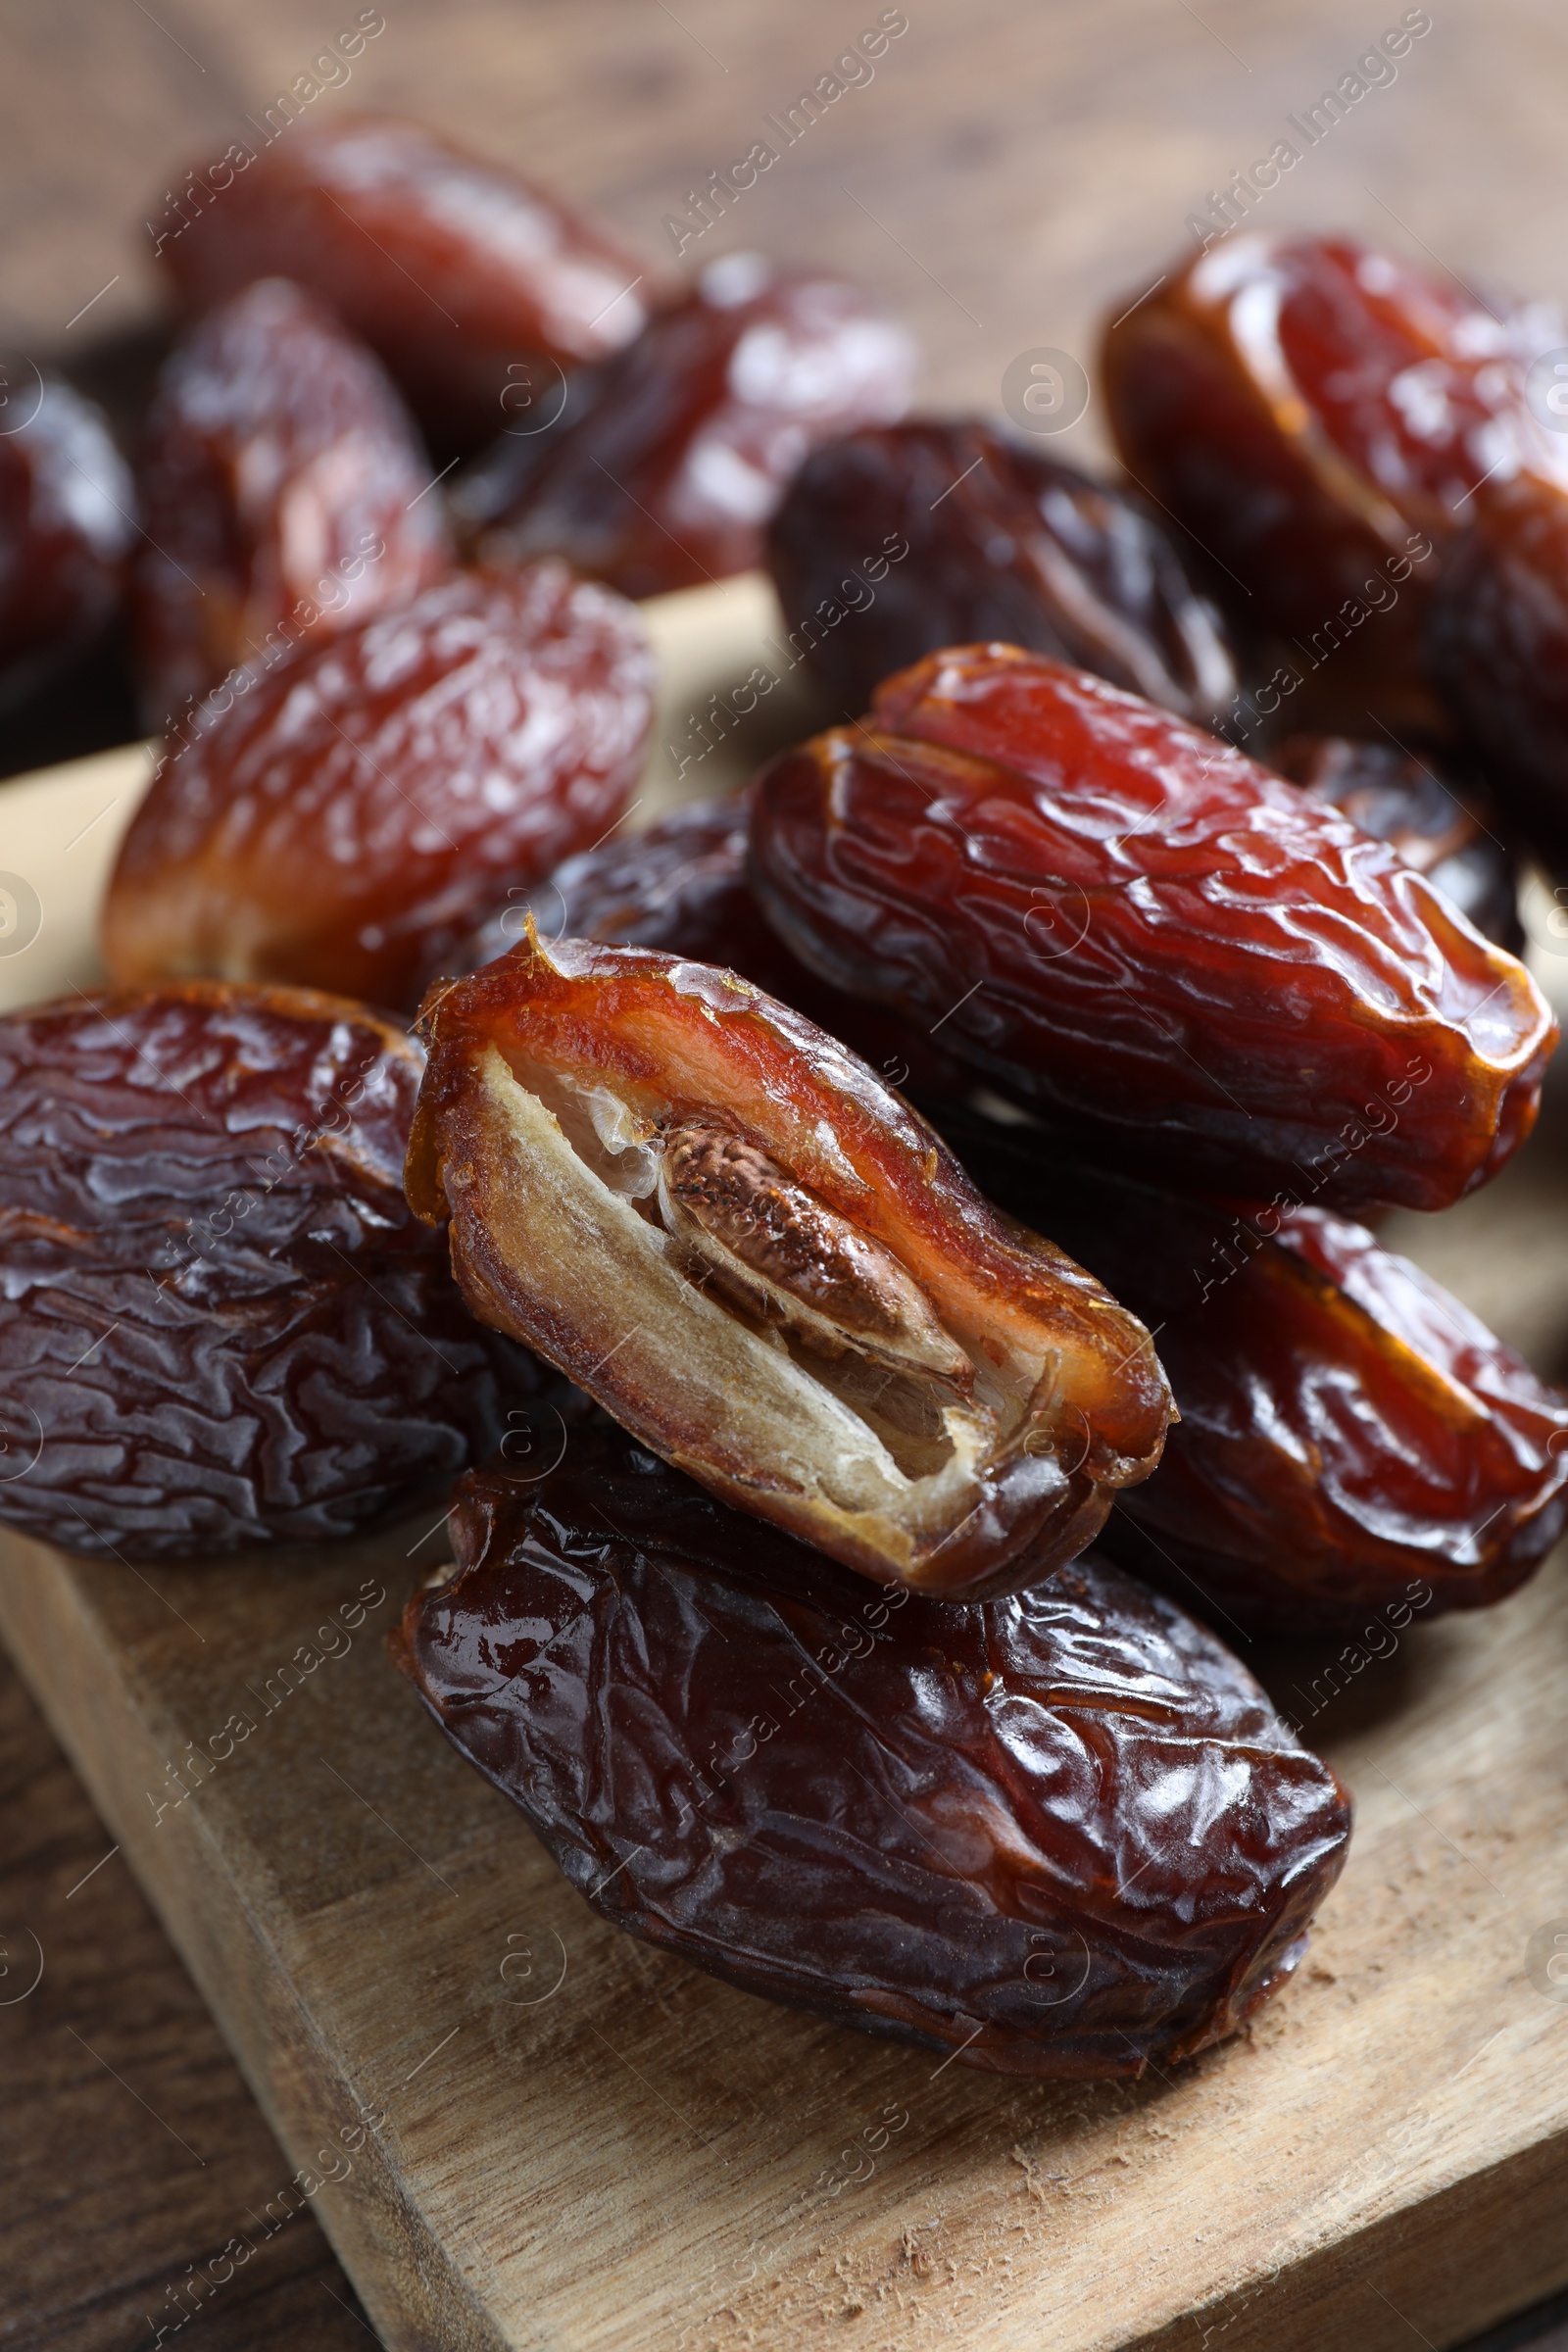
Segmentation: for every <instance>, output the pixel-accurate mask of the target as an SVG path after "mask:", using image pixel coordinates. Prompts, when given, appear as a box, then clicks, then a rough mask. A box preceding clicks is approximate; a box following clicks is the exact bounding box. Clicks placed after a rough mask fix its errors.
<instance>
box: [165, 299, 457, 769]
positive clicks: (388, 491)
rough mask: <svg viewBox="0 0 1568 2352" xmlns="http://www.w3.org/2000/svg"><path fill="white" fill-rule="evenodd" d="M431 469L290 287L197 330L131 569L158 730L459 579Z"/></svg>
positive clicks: (382, 384) (236, 305)
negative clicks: (264, 664)
mask: <svg viewBox="0 0 1568 2352" xmlns="http://www.w3.org/2000/svg"><path fill="white" fill-rule="evenodd" d="M429 482H430V467H429V464H428V462H427V460H426V458H425V456H424V453H423V451H422V450H421V448H420V447H419V444H418V440H417V435H416V433H415V430H414V426H413V424H412V423H411V421H410V419H409V417H408V416H407V414H406V413H405V411H404V408H403V404H402V402H401V401H400V400H399V399H398V396H397V394H396V393H395V392H394V391H393V389H392V386H391V384H390V383H389V382H388V380H387V377H386V375H385V373H384V371H383V369H382V368H381V366H380V363H379V362H378V361H377V360H376V359H375V358H374V356H373V355H372V354H371V353H370V352H369V351H368V350H366V349H365V348H364V346H363V345H361V344H360V343H358V342H356V340H355V339H354V337H353V336H351V335H349V334H347V333H345V331H344V329H343V328H342V327H341V326H340V325H339V324H338V323H337V321H336V319H334V318H333V317H332V316H331V314H330V312H328V311H326V310H324V309H323V308H322V306H321V305H320V304H319V302H317V301H316V300H315V299H314V297H312V296H311V295H308V294H305V293H302V292H301V290H300V288H299V287H298V286H294V285H290V284H289V282H288V281H287V279H285V278H278V277H272V278H264V279H262V280H260V281H259V282H258V283H257V284H255V285H252V286H248V287H247V288H246V289H245V291H244V292H243V293H242V294H238V295H236V296H234V298H233V299H232V300H231V301H229V302H225V303H221V304H220V306H219V307H218V309H217V310H215V311H213V312H211V313H209V315H208V316H207V317H206V318H205V319H203V320H202V321H201V323H200V324H199V325H198V326H197V327H196V328H195V329H194V331H193V332H192V333H191V334H190V335H189V336H188V337H187V339H186V340H185V341H184V342H183V343H182V344H180V345H179V346H178V348H177V349H176V350H175V352H174V353H173V355H172V359H171V360H170V362H169V364H168V366H167V367H166V368H165V370H164V374H163V378H162V380H161V383H160V386H159V390H158V394H157V397H156V399H155V400H154V402H153V407H152V413H151V415H150V417H149V418H148V423H147V450H146V455H145V458H144V461H143V465H142V468H141V476H140V490H141V506H142V517H143V520H144V523H145V525H146V533H147V536H146V539H145V542H144V543H143V545H142V547H141V548H140V550H139V551H138V554H137V558H136V564H135V573H134V600H133V602H134V619H135V625H136V638H137V656H138V661H139V664H140V668H141V672H142V677H143V680H144V684H145V688H146V695H147V709H148V719H149V723H150V724H152V725H159V724H161V723H162V722H163V721H164V720H165V719H166V718H167V717H168V715H169V713H170V712H172V711H175V710H176V709H177V708H178V707H179V705H180V704H181V703H182V702H190V701H193V700H195V699H196V698H197V697H198V696H201V695H204V694H206V693H207V692H208V690H209V688H211V687H214V686H216V685H217V684H218V683H219V681H220V679H221V678H224V677H226V676H227V674H228V672H229V671H230V670H231V669H234V668H236V667H238V666H239V665H240V664H242V663H244V662H249V661H251V660H253V659H254V658H255V657H256V656H258V655H260V654H262V653H263V652H264V650H266V649H268V648H273V649H279V648H282V649H286V648H287V647H288V646H289V645H292V644H298V643H301V642H303V641H305V640H306V639H309V638H312V637H316V636H325V635H331V634H332V633H333V632H335V631H336V630H339V629H342V628H348V627H352V626H353V625H354V624H355V623H356V622H358V621H362V620H366V619H368V617H369V615H370V614H371V613H379V612H385V611H387V610H388V609H390V608H391V607H393V606H396V605H404V604H407V603H408V602H409V600H410V598H411V597H414V596H417V594H418V592H419V590H420V589H421V588H424V587H427V586H429V584H430V583H431V581H433V580H435V579H438V578H439V577H440V576H441V575H442V574H443V573H444V572H446V571H447V570H449V569H450V568H451V555H450V549H449V546H448V537H447V530H446V523H445V518H444V516H443V514H442V511H441V509H440V507H439V505H438V504H437V502H436V501H435V500H434V499H431V498H427V497H426V496H425V495H424V493H425V491H426V490H427V489H428V487H429Z"/></svg>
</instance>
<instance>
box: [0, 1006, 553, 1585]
mask: <svg viewBox="0 0 1568 2352" xmlns="http://www.w3.org/2000/svg"><path fill="white" fill-rule="evenodd" d="M422 1060H423V1056H422V1054H421V1053H420V1051H419V1049H418V1048H417V1046H416V1045H415V1044H414V1043H413V1042H412V1041H411V1040H410V1039H408V1038H406V1037H405V1036H404V1035H403V1034H402V1033H401V1031H399V1030H398V1029H396V1028H394V1027H393V1026H391V1025H390V1024H389V1023H387V1022H384V1021H381V1020H378V1019H377V1018H376V1017H375V1015H374V1014H372V1013H370V1012H368V1011H367V1010H366V1008H365V1007H364V1006H363V1005H351V1004H347V1003H344V1002H343V1001H341V1000H339V999H336V998H332V997H324V996H317V995H315V994H314V993H312V992H309V991H307V990H303V989H270V988H234V987H227V986H223V985H220V984H216V983H213V982H208V981H190V982H186V983H184V984H183V985H180V986H177V987H168V988H161V989H148V990H139V991H123V992H121V993H118V994H115V993H110V994H106V995H103V996H100V997H98V998H96V999H91V998H87V997H83V996H80V995H78V996H76V997H75V998H73V999H72V1000H71V1002H70V1003H63V1004H58V1005H43V1006H40V1007H39V1008H38V1009H36V1010H33V1011H28V1012H22V1013H14V1014H12V1015H10V1016H9V1017H8V1018H6V1019H4V1020H0V1426H3V1431H4V1437H5V1446H4V1451H3V1452H0V1519H3V1520H4V1521H6V1522H7V1523H8V1524H9V1525H11V1526H12V1527H16V1528H20V1529H21V1530H22V1531H23V1532H24V1533H25V1534H26V1535H29V1536H33V1537H36V1538H38V1539H40V1540H42V1541H43V1542H46V1543H51V1544H61V1545H63V1546H64V1547H65V1548H66V1549H67V1550H70V1551H78V1552H86V1553H90V1554H93V1555H96V1556H98V1557H110V1556H113V1557H116V1558H123V1559H127V1560H169V1559H200V1558H209V1557H217V1556H219V1555H221V1554H226V1553H229V1552H232V1551H235V1550H238V1549H242V1548H244V1547H246V1546H248V1545H252V1544H293V1543H317V1542H320V1541H322V1540H325V1539H329V1538H336V1537H342V1536H350V1535H353V1534H355V1533H357V1532H358V1531H359V1530H360V1529H362V1528H364V1527H367V1526H368V1525H370V1524H371V1523H372V1522H373V1521H375V1520H377V1519H382V1518H385V1517H387V1516H388V1515H389V1514H390V1513H392V1512H394V1511H397V1510H400V1509H404V1508H409V1507H412V1506H413V1505H415V1504H417V1503H418V1502H419V1501H420V1500H421V1499H423V1498H424V1497H425V1496H427V1495H436V1496H439V1495H440V1494H441V1493H442V1491H443V1490H444V1488H445V1487H446V1486H447V1485H448V1484H449V1483H450V1481H451V1480H452V1479H453V1478H454V1477H455V1476H456V1475H457V1473H458V1472H459V1471H460V1470H462V1469H463V1468H464V1467H465V1466H466V1464H467V1463H468V1462H470V1461H472V1460H474V1459H475V1458H477V1457H478V1456H479V1455H481V1454H483V1453H485V1452H487V1451H488V1450H489V1449H490V1448H491V1447H492V1446H494V1445H495V1444H496V1442H497V1439H498V1437H499V1435H500V1433H501V1431H502V1430H503V1429H504V1428H505V1426H506V1415H507V1411H508V1409H509V1407H510V1406H512V1405H513V1404H515V1402H516V1401H518V1400H522V1399H526V1398H527V1397H531V1396H534V1395H536V1394H537V1393H538V1391H539V1389H540V1387H541V1385H542V1380H541V1374H540V1371H539V1367H538V1365H537V1364H536V1363H535V1362H534V1361H533V1360H532V1359H531V1358H530V1357H529V1356H527V1355H526V1354H525V1353H524V1351H523V1350H522V1349H521V1348H515V1347H513V1346H512V1345H511V1344H510V1343H508V1342H507V1341H505V1340H502V1339H501V1338H500V1337H499V1336H498V1335H497V1334H495V1333H493V1332H487V1331H483V1330H481V1329H480V1328H479V1327H478V1326H477V1325H476V1324H475V1323H474V1322H473V1319H472V1317H471V1316H470V1315H469V1314H468V1312H467V1310H466V1307H465V1306H464V1304H463V1301H462V1299H461V1298H460V1297H459V1295H458V1292H457V1289H456V1286H455V1285H454V1283H453V1281H452V1278H451V1274H450V1272H449V1271H448V1268H447V1266H446V1263H445V1259H444V1253H443V1251H442V1250H441V1249H440V1247H439V1245H438V1244H437V1243H436V1241H435V1238H434V1237H433V1236H432V1235H431V1234H430V1233H429V1232H428V1231H427V1229H426V1228H425V1227H424V1226H423V1225H421V1224H420V1223H419V1222H418V1220H417V1218H416V1217H415V1216H414V1215H413V1214H412V1213H411V1211H410V1209H409V1207H408V1204H407V1202H406V1201H405V1200H404V1197H403V1189H402V1181H401V1179H402V1163H403V1153H404V1149H405V1145H406V1140H407V1136H408V1130H409V1123H410V1120H411V1118H412V1115H413V1109H414V1102H415V1096H416V1093H417V1087H418V1082H419V1074H420V1069H421V1066H422Z"/></svg>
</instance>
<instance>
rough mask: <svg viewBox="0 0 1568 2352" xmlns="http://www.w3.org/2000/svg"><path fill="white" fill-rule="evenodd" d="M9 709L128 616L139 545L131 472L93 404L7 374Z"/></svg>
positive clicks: (2, 532) (2, 517)
mask: <svg viewBox="0 0 1568 2352" xmlns="http://www.w3.org/2000/svg"><path fill="white" fill-rule="evenodd" d="M0 392H3V394H4V405H3V406H0V424H3V426H4V429H3V430H0V708H5V707H9V706H11V705H13V704H15V703H17V702H20V701H21V700H22V699H23V698H24V697H25V696H26V695H28V694H30V693H31V692H32V691H33V690H34V689H35V688H37V687H39V686H42V685H46V684H47V683H48V681H49V680H50V678H51V677H53V676H55V675H56V674H57V673H58V672H59V670H60V669H62V668H63V667H64V666H65V665H66V664H67V663H68V662H70V661H71V660H72V659H73V656H75V655H76V654H79V653H81V652H83V651H84V650H85V649H86V648H87V647H88V646H89V645H91V643H92V642H93V640H94V639H95V638H97V637H98V636H99V635H101V633H102V631H103V629H104V627H105V625H106V624H107V622H108V621H109V620H110V618H111V617H112V615H113V614H114V613H116V612H117V611H118V609H119V606H120V601H121V595H122V591H123V584H124V571H125V560H126V557H127V556H128V554H129V552H130V547H131V542H132V540H133V539H134V537H135V531H136V525H135V519H134V518H135V507H136V494H135V490H134V488H133V486H132V483H131V478H130V470H129V468H128V466H126V465H125V462H124V460H123V458H122V457H121V455H120V452H119V450H118V449H116V447H115V445H114V442H113V441H112V440H111V439H110V436H109V427H108V425H107V424H106V423H105V421H104V418H103V417H102V415H101V413H100V412H99V410H98V409H96V408H95V407H94V406H93V404H92V402H91V401H90V400H84V399H83V398H82V396H81V394H80V393H79V392H76V391H73V388H72V387H71V385H70V384H67V383H62V382H61V380H60V378H59V377H58V376H52V375H51V376H43V375H40V374H39V372H38V370H37V369H36V368H33V367H32V366H30V364H29V363H27V362H25V361H10V362H8V363H7V364H6V365H5V366H4V367H3V368H0Z"/></svg>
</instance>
